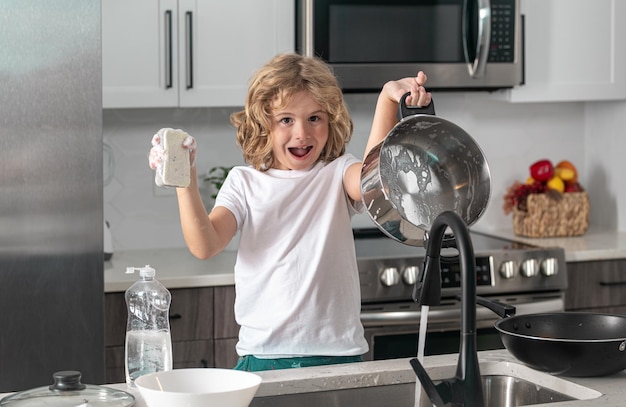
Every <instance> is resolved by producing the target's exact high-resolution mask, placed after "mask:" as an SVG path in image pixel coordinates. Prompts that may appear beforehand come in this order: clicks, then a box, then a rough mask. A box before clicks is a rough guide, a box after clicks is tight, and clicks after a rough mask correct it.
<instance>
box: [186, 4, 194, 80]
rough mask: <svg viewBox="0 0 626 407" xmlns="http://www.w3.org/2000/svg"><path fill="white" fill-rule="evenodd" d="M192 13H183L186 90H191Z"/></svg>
mask: <svg viewBox="0 0 626 407" xmlns="http://www.w3.org/2000/svg"><path fill="white" fill-rule="evenodd" d="M192 24H193V13H192V12H191V11H187V12H186V13H185V45H186V47H187V52H186V59H185V65H186V66H185V70H186V72H185V74H186V77H187V78H186V79H187V89H192V88H193V26H192Z"/></svg>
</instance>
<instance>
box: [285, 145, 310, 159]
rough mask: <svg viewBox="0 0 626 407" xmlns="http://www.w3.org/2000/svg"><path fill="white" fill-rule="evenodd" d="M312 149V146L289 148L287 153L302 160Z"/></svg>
mask: <svg viewBox="0 0 626 407" xmlns="http://www.w3.org/2000/svg"><path fill="white" fill-rule="evenodd" d="M312 149H313V146H306V147H291V148H289V152H290V153H291V154H293V155H295V156H296V157H298V158H302V157H304V156H305V155H307V154H308V153H309V151H311V150H312Z"/></svg>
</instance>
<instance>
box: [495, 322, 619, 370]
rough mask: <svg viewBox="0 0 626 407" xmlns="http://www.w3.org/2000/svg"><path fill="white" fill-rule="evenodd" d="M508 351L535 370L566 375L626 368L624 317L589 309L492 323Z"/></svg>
mask: <svg viewBox="0 0 626 407" xmlns="http://www.w3.org/2000/svg"><path fill="white" fill-rule="evenodd" d="M495 328H496V329H497V330H498V332H499V333H500V338H501V339H502V343H503V344H504V346H505V347H506V349H507V350H508V351H509V352H511V354H512V355H513V356H515V358H517V359H518V360H519V361H520V362H522V363H524V364H526V365H528V366H530V367H531V368H533V369H537V370H541V371H544V372H548V373H551V374H555V375H563V376H570V377H592V376H605V375H610V374H613V373H617V372H619V371H621V370H624V369H626V316H621V315H607V314H598V313H590V312H560V313H544V314H528V315H517V316H514V317H509V318H504V319H501V320H499V321H498V322H496V324H495Z"/></svg>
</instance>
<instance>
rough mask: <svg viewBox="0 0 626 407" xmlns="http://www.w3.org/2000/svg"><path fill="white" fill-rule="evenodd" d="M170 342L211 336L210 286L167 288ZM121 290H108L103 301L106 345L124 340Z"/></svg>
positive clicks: (124, 307)
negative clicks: (169, 298)
mask: <svg viewBox="0 0 626 407" xmlns="http://www.w3.org/2000/svg"><path fill="white" fill-rule="evenodd" d="M170 293H171V294H172V304H171V306H170V329H171V332H172V341H174V342H175V341H187V340H198V339H212V338H213V287H201V288H180V289H172V290H170ZM126 319H127V312H126V301H125V299H124V293H107V294H106V295H105V302H104V336H105V338H104V343H105V346H124V342H125V339H126Z"/></svg>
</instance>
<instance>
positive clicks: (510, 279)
mask: <svg viewBox="0 0 626 407" xmlns="http://www.w3.org/2000/svg"><path fill="white" fill-rule="evenodd" d="M470 236H471V239H472V245H473V247H474V252H475V257H476V283H477V287H476V293H477V295H478V296H481V297H485V298H488V299H491V300H496V301H500V302H503V303H505V304H510V305H513V306H515V308H516V314H518V315H521V314H532V313H539V312H558V311H563V310H564V294H565V290H566V288H567V270H566V263H565V252H564V250H563V249H562V248H558V247H552V248H541V247H536V246H531V245H527V244H523V243H518V242H514V241H510V240H506V239H501V238H497V237H492V236H489V235H486V234H483V233H479V232H474V231H471V232H470ZM355 244H356V249H357V263H358V268H359V277H360V281H361V322H362V323H363V326H364V328H365V337H366V339H367V342H368V344H369V347H370V349H369V352H368V353H367V354H365V355H364V360H381V359H392V358H400V357H414V356H416V355H417V336H418V332H419V325H420V318H421V309H420V307H419V306H418V305H417V304H416V303H415V302H414V301H413V299H412V297H413V289H414V286H415V283H416V281H417V280H418V278H419V275H420V272H421V270H422V263H423V259H424V257H425V254H426V250H425V249H424V248H422V247H412V246H406V245H403V244H401V243H398V242H396V241H393V240H392V239H390V238H388V237H385V236H384V235H383V234H382V233H380V232H378V231H377V230H374V229H365V230H363V229H355ZM441 273H442V290H441V293H442V299H441V304H440V305H438V306H432V307H430V309H429V311H428V319H427V321H428V322H427V334H426V341H425V355H439V354H445V353H457V352H458V351H459V342H460V340H459V337H460V323H461V303H460V302H459V301H458V300H457V298H456V296H457V295H458V294H460V268H459V261H458V252H457V250H456V249H454V248H445V249H442V251H441ZM499 318H500V317H499V316H498V315H496V314H495V313H493V312H492V311H490V310H489V309H487V308H485V307H482V306H480V305H477V310H476V325H477V341H478V342H477V346H478V350H490V349H503V348H504V346H503V345H502V342H501V341H500V338H499V335H498V333H497V331H496V330H495V328H494V327H493V325H494V323H495V322H496V321H497V320H498V319H499Z"/></svg>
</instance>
